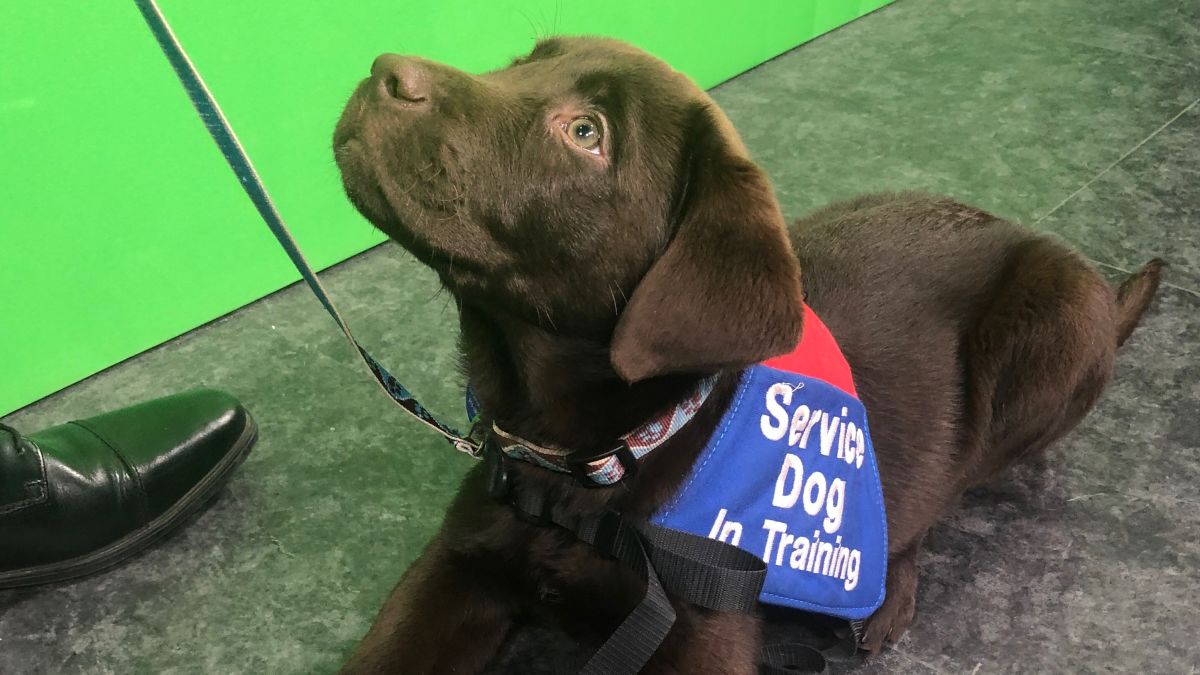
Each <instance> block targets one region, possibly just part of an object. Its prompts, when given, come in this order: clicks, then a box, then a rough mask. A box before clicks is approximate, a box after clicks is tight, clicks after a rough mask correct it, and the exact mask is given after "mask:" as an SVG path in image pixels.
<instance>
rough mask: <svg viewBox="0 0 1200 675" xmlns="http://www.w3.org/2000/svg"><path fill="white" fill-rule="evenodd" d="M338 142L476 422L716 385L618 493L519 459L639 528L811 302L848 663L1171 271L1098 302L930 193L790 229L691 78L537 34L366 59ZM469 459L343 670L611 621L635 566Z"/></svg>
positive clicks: (1061, 249)
mask: <svg viewBox="0 0 1200 675" xmlns="http://www.w3.org/2000/svg"><path fill="white" fill-rule="evenodd" d="M334 151H335V156H336V160H337V164H338V166H339V168H340V170H341V173H342V178H343V182H344V186H345V190H346V193H347V195H348V196H349V198H350V200H351V201H352V202H353V204H354V205H355V206H356V207H357V208H358V210H359V211H360V212H361V213H362V214H363V215H364V216H365V217H366V218H367V219H368V220H369V221H370V222H371V223H373V224H374V225H375V226H376V227H378V228H379V229H380V230H382V231H383V232H385V233H386V234H387V235H388V236H389V237H391V238H392V239H393V240H395V241H396V242H398V243H399V244H400V245H401V246H403V247H405V248H406V249H408V250H409V251H410V252H411V253H412V254H413V255H414V256H416V257H417V258H418V259H419V260H421V261H422V262H423V263H425V264H427V265H429V266H430V267H431V268H433V269H434V270H435V271H436V272H437V274H438V275H439V276H440V278H441V281H442V283H443V284H444V285H445V287H446V288H447V289H449V291H450V293H452V294H453V295H454V297H455V298H456V300H457V302H458V306H459V310H460V321H461V351H462V363H463V368H464V370H465V372H466V374H467V376H468V377H469V379H470V381H471V382H472V383H473V385H474V387H475V390H476V392H477V394H478V397H479V399H480V401H481V403H482V409H483V415H484V418H485V419H486V420H488V421H495V422H496V423H497V424H498V425H499V426H500V427H502V428H503V429H504V430H506V431H507V432H510V433H513V434H516V435H518V436H521V437H523V438H525V439H529V440H531V441H533V442H535V443H538V444H541V445H544V446H549V447H557V448H567V449H571V450H577V451H584V452H588V451H602V450H604V449H606V448H609V447H612V446H613V444H614V441H615V439H617V438H618V437H619V436H620V435H621V434H623V433H625V432H627V431H629V430H630V429H633V428H635V427H637V426H638V425H639V424H641V423H643V422H644V421H646V420H647V419H649V418H651V417H652V416H653V415H654V414H655V413H657V412H659V411H661V410H663V409H665V408H667V407H669V406H670V405H672V404H674V403H675V402H677V401H679V400H681V399H683V398H684V397H686V396H688V395H689V394H690V393H691V392H692V391H693V390H694V388H695V387H696V385H697V382H698V381H700V380H701V378H705V377H708V376H711V375H713V374H725V375H729V376H727V377H721V378H720V379H719V380H718V383H717V385H716V388H715V390H714V391H713V393H712V395H711V396H709V398H708V400H707V402H706V403H705V404H704V406H703V407H702V409H701V410H700V412H699V414H698V415H697V416H696V417H695V418H694V419H693V420H692V421H691V422H690V423H688V424H687V425H686V427H684V429H683V430H682V431H681V432H680V433H678V434H677V435H675V436H674V437H672V439H671V440H670V441H669V442H668V443H667V444H666V445H664V446H663V447H661V448H659V449H658V450H656V451H655V452H653V453H651V454H650V455H648V456H647V457H645V458H643V459H642V460H641V461H640V466H639V467H638V471H637V473H636V475H635V476H633V477H632V478H629V479H627V480H625V481H622V482H621V483H620V484H618V485H617V486H614V487H611V488H607V489H587V488H584V487H581V486H579V485H578V484H577V483H576V482H575V480H574V479H573V478H572V477H571V476H569V475H565V474H561V473H557V472H553V471H548V470H546V469H542V468H539V467H536V466H534V465H532V464H525V463H523V462H517V463H515V465H514V467H513V470H514V472H515V480H516V481H517V482H518V483H519V484H533V485H538V486H540V487H541V488H542V489H544V490H546V491H548V492H549V493H551V494H552V495H554V497H555V498H556V499H557V500H558V502H559V503H560V504H562V505H564V507H565V508H566V509H568V510H571V511H573V512H576V513H581V514H583V513H595V512H598V511H601V510H603V509H606V508H614V509H617V510H619V511H620V512H622V513H623V514H624V515H625V516H626V517H627V518H630V519H635V520H636V519H645V518H648V517H649V516H650V515H651V514H653V513H654V512H655V511H656V509H658V508H659V507H660V506H661V505H663V504H664V502H665V501H666V500H668V499H669V498H670V497H671V496H672V494H673V493H674V492H675V491H676V490H677V489H678V487H679V486H680V483H681V481H682V480H683V479H684V477H685V476H686V475H687V474H688V472H689V470H690V469H691V466H692V463H693V461H694V460H695V459H696V457H697V454H698V453H699V451H700V450H701V448H702V447H703V446H704V445H705V442H706V440H707V439H708V437H709V435H710V434H711V432H712V431H713V429H714V427H715V425H716V424H717V422H718V420H719V419H720V418H721V416H722V413H723V412H724V410H725V407H726V406H727V405H728V404H729V401H730V398H731V394H732V392H733V390H734V388H735V385H736V380H737V377H736V375H737V373H739V372H740V371H741V370H742V369H744V368H746V367H747V366H749V365H751V364H755V363H758V362H761V361H763V360H764V359H767V358H768V357H771V356H774V355H777V354H780V353H783V352H786V351H789V350H790V349H792V348H793V346H794V345H796V343H797V339H798V336H799V335H800V334H801V331H802V330H803V326H802V318H803V312H802V307H803V303H804V301H805V299H807V302H808V304H809V305H810V306H811V307H812V308H813V309H814V310H815V311H816V313H817V315H818V316H820V317H821V318H822V319H823V320H824V322H825V323H826V324H827V326H828V327H829V329H830V330H831V331H832V333H833V335H834V336H836V338H837V340H838V341H839V343H840V346H841V349H842V351H843V353H844V354H845V356H846V359H847V360H848V362H849V364H850V366H851V369H852V371H853V376H854V378H855V381H856V385H857V388H858V391H859V395H860V397H861V399H862V400H863V402H864V404H865V405H866V409H867V411H868V415H869V421H870V426H871V429H872V432H873V437H874V443H875V448H876V454H877V462H878V466H879V472H880V475H881V479H882V483H883V491H884V501H885V504H886V510H887V528H888V533H889V545H888V556H889V560H888V569H887V581H886V597H885V600H884V603H883V605H882V606H881V607H880V608H879V609H878V610H877V611H876V612H875V614H874V615H873V616H872V617H870V619H869V620H868V621H867V624H866V628H865V637H864V639H863V642H862V646H863V647H864V648H866V649H868V650H873V651H877V650H879V649H880V648H881V647H882V646H883V645H884V644H885V643H887V642H888V641H894V640H896V639H897V638H899V637H900V635H901V634H902V633H903V632H904V631H905V629H906V628H907V627H908V626H909V624H910V623H911V621H912V620H913V613H914V599H915V594H916V587H917V573H916V561H917V556H918V554H919V552H920V549H921V543H922V540H923V538H924V537H925V534H926V532H928V531H929V528H930V526H931V525H933V523H934V522H935V521H936V520H937V518H938V516H939V515H940V514H941V513H942V512H943V511H944V510H945V509H946V508H947V506H949V505H952V504H953V503H954V502H955V500H956V499H957V498H958V497H959V496H960V495H961V494H962V492H963V491H964V490H966V489H967V488H970V487H972V486H974V485H977V484H979V483H981V482H983V481H985V480H987V479H988V478H989V477H991V476H993V475H995V474H996V473H997V472H998V471H1001V470H1002V469H1004V468H1005V467H1007V466H1009V465H1010V464H1012V463H1013V462H1014V461H1015V460H1017V459H1019V458H1021V457H1023V456H1026V455H1029V454H1031V453H1037V452H1040V451H1042V450H1043V449H1045V448H1046V447H1047V446H1048V445H1050V444H1051V443H1052V442H1053V441H1055V440H1056V439H1058V438H1060V437H1062V436H1063V434H1065V433H1067V432H1068V431H1069V430H1070V429H1071V428H1072V427H1074V426H1075V425H1076V424H1077V423H1078V422H1079V421H1080V419H1082V417H1083V416H1084V414H1085V413H1086V412H1087V411H1088V410H1089V408H1091V407H1092V405H1093V404H1094V403H1095V402H1096V400H1097V398H1098V397H1099V396H1100V394H1101V392H1102V390H1103V389H1104V387H1105V385H1106V383H1107V382H1108V381H1109V379H1110V377H1111V375H1112V372H1113V361H1114V358H1115V354H1116V350H1117V347H1118V346H1119V345H1121V343H1123V342H1124V341H1125V340H1126V338H1128V337H1129V335H1130V333H1131V332H1132V331H1133V329H1134V327H1135V325H1136V324H1137V322H1138V320H1139V317H1140V316H1141V315H1142V312H1143V311H1144V310H1145V309H1146V307H1147V305H1148V304H1149V302H1150V300H1151V298H1152V296H1153V295H1154V293H1155V291H1156V289H1157V285H1158V279H1159V269H1160V265H1161V263H1160V261H1157V260H1155V261H1151V262H1150V263H1147V264H1146V265H1145V266H1144V267H1143V268H1142V269H1141V270H1139V271H1138V272H1137V273H1135V274H1134V275H1132V276H1131V277H1129V278H1128V279H1126V280H1125V281H1124V282H1123V283H1122V284H1121V285H1120V287H1119V288H1117V289H1115V290H1114V289H1113V288H1111V287H1110V286H1109V285H1108V284H1107V283H1106V281H1105V280H1104V279H1103V278H1102V277H1101V276H1100V274H1098V273H1097V271H1096V270H1095V269H1094V268H1093V267H1092V266H1091V265H1090V264H1089V263H1088V261H1087V260H1085V259H1084V258H1083V257H1082V256H1081V255H1080V254H1078V253H1076V252H1075V251H1073V250H1071V249H1070V248H1069V247H1068V246H1066V245H1065V244H1064V243H1063V242H1061V241H1059V240H1057V239H1055V238H1053V237H1049V236H1045V235H1042V234H1037V233H1034V232H1031V231H1029V230H1026V229H1023V228H1021V227H1018V226H1016V225H1014V224H1011V223H1009V222H1006V221H1004V220H1001V219H999V218H996V217H994V216H992V215H989V214H987V213H984V212H983V211H980V210H979V209H976V208H972V207H970V206H966V205H963V204H960V203H958V202H956V201H954V200H952V199H949V198H944V197H937V196H929V195H924V194H909V193H904V194H877V195H870V196H865V197H861V198H859V199H854V200H851V201H848V202H844V203H839V204H835V205H833V206H829V207H827V208H825V209H823V210H821V211H818V212H816V213H814V214H812V215H809V216H807V217H805V218H802V219H801V220H799V221H798V222H796V223H795V224H794V225H793V226H792V227H791V228H788V227H787V226H786V225H785V222H784V219H783V216H782V215H781V213H780V208H779V205H778V203H777V202H776V200H775V198H774V196H773V193H772V188H771V184H770V182H769V181H768V179H767V176H766V175H764V173H763V171H762V170H761V169H760V168H759V167H758V166H757V165H755V163H754V162H753V161H751V159H750V158H749V156H748V154H747V151H746V148H745V147H744V146H743V144H742V142H741V140H740V139H739V137H738V135H737V133H736V132H735V131H734V129H733V127H732V126H731V125H730V123H729V121H728V120H727V119H726V117H725V116H724V115H723V114H722V112H721V111H720V110H719V109H718V107H717V106H716V105H715V104H714V103H713V101H712V100H711V99H710V98H709V97H708V96H707V95H706V94H705V93H704V92H703V91H701V90H700V89H699V88H697V87H696V86H695V85H694V84H693V83H692V82H691V81H690V80H689V79H688V78H687V77H685V76H683V75H682V74H680V73H678V72H676V71H674V70H672V69H671V68H670V67H669V66H668V65H667V64H665V63H663V62H662V61H659V60H658V59H656V58H654V57H652V56H650V55H649V54H647V53H645V52H643V51H640V50H638V49H636V48H634V47H631V46H629V45H626V44H623V43H620V42H617V41H613V40H609V39H600V38H554V39H548V40H543V41H541V42H539V43H538V44H537V46H536V48H534V50H533V51H532V52H531V53H530V54H529V55H528V56H525V57H522V58H519V59H517V60H515V61H513V62H512V64H511V65H509V66H508V67H505V68H502V69H500V70H497V71H494V72H490V73H486V74H483V75H478V76H476V75H469V74H467V73H464V72H460V71H458V70H455V69H453V68H450V67H448V66H445V65H441V64H438V63H433V62H430V61H426V60H422V59H419V58H412V57H401V56H395V55H385V56H381V57H379V58H378V59H377V60H376V61H375V63H374V65H373V66H372V68H371V76H370V77H369V78H368V79H366V80H364V81H363V82H362V83H361V84H360V85H359V86H358V88H357V90H356V91H355V92H354V94H353V96H352V97H351V99H350V101H349V103H348V105H347V106H346V109H345V111H344V113H343V115H342V117H341V120H340V121H339V123H338V125H337V129H336V132H335V134H334ZM484 473H485V472H484V469H483V467H477V468H476V469H475V470H474V471H472V472H471V473H470V474H469V475H468V476H467V478H466V479H465V481H464V482H463V484H462V487H461V489H460V491H459V493H458V495H457V497H456V499H455V500H454V502H453V505H452V506H451V507H450V509H449V511H448V513H447V514H446V517H445V521H444V523H443V526H442V528H441V530H440V532H439V533H438V534H437V535H436V536H435V537H434V538H433V540H432V541H431V542H430V543H429V544H428V546H427V548H426V549H425V551H424V552H423V553H422V555H421V556H420V558H419V559H418V560H417V561H416V562H415V563H414V564H413V565H412V566H411V567H410V568H409V569H408V571H407V572H406V573H405V574H404V576H403V578H402V579H401V581H400V583H399V585H398V586H397V587H396V589H395V591H394V592H393V593H392V594H391V596H390V597H389V598H388V600H387V602H386V603H385V605H384V607H383V609H382V611H381V612H380V613H379V615H378V617H377V619H376V620H375V623H374V625H373V626H372V627H371V629H370V631H369V633H368V634H367V636H366V637H365V639H364V640H363V641H362V642H361V644H359V646H358V647H357V649H356V650H355V651H354V652H353V654H352V656H351V657H350V660H349V662H348V663H347V665H346V667H345V672H350V673H384V672H401V673H474V672H479V671H480V670H482V669H483V668H484V667H485V666H486V665H487V664H488V662H489V660H490V659H492V658H493V656H494V655H495V653H496V652H497V650H498V648H499V647H500V646H501V644H502V642H503V641H504V640H505V637H506V635H507V634H508V633H509V632H510V629H511V628H512V627H513V626H514V625H516V624H517V623H518V622H520V621H523V620H525V619H526V618H528V617H529V616H549V617H552V620H554V621H558V622H560V623H559V625H562V626H565V627H568V628H570V627H573V626H580V627H581V628H580V629H581V630H583V629H592V630H598V631H611V630H612V629H613V628H614V627H615V626H616V625H617V624H618V623H619V622H620V621H621V619H622V618H623V617H624V616H625V615H626V614H627V613H628V612H629V611H630V609H631V608H632V607H633V605H634V604H636V602H637V600H638V598H639V597H640V593H641V585H640V583H639V581H638V579H637V578H636V577H635V576H634V575H633V574H632V573H631V572H630V571H629V570H627V569H626V568H625V567H623V566H622V565H620V564H619V563H617V562H615V561H612V560H606V559H603V558H602V557H601V556H599V555H597V554H596V553H595V551H594V550H593V549H591V548H590V547H588V546H587V545H585V544H583V543H581V542H579V541H578V540H576V539H575V538H574V537H573V536H572V535H571V534H570V533H569V532H566V531H564V530H560V529H557V528H552V527H544V526H539V525H536V524H531V523H528V522H526V521H523V520H520V519H518V518H517V517H515V515H514V512H513V510H512V508H511V507H510V506H508V505H505V504H502V503H500V502H498V501H495V500H493V499H491V498H490V497H489V496H488V492H487V487H486V485H485V482H486V477H485V475H484ZM675 604H676V611H677V613H678V620H677V623H676V625H675V627H674V628H673V629H672V631H671V633H670V634H669V635H668V636H667V639H666V642H665V643H664V644H663V646H662V647H661V648H660V649H659V650H658V652H657V653H656V654H655V656H654V657H653V659H652V660H651V662H650V663H649V664H648V665H647V667H646V669H645V672H653V673H753V672H755V671H756V655H757V653H758V648H759V644H758V643H759V640H760V637H759V636H760V625H759V618H758V617H756V616H752V615H747V614H733V613H722V612H714V611H709V610H705V609H702V608H699V607H694V606H689V605H688V604H687V603H685V602H682V601H676V602H675Z"/></svg>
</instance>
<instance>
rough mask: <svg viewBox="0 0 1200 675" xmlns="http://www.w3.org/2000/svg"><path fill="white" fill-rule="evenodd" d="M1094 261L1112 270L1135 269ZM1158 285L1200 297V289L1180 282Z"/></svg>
mask: <svg viewBox="0 0 1200 675" xmlns="http://www.w3.org/2000/svg"><path fill="white" fill-rule="evenodd" d="M1092 262H1093V263H1095V264H1097V265H1099V266H1100V267H1107V268H1108V269H1110V270H1115V271H1117V272H1121V273H1122V274H1133V270H1127V269H1125V268H1124V267H1121V266H1120V265H1114V264H1112V263H1106V262H1103V261H1101V260H1096V259H1094V258H1093V259H1092ZM1158 285H1159V286H1162V287H1165V288H1173V289H1175V290H1177V291H1182V292H1184V293H1187V294H1188V295H1194V296H1196V297H1197V298H1200V291H1198V290H1195V289H1192V288H1187V287H1186V286H1180V285H1178V284H1173V283H1171V282H1169V281H1160V282H1158Z"/></svg>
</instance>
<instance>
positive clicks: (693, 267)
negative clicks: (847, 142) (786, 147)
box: [610, 109, 804, 383]
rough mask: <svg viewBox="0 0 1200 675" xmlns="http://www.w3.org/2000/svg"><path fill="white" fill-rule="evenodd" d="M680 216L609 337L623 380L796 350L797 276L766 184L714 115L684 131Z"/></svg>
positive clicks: (705, 113)
mask: <svg viewBox="0 0 1200 675" xmlns="http://www.w3.org/2000/svg"><path fill="white" fill-rule="evenodd" d="M691 126H692V129H691V132H690V135H689V146H690V147H689V157H688V159H687V161H686V164H685V167H686V168H685V171H687V178H686V181H687V185H686V188H685V189H684V196H683V201H682V202H681V208H680V209H679V211H680V213H681V216H680V218H679V220H678V226H677V229H676V231H675V235H674V237H673V239H672V240H671V242H670V243H669V244H668V246H667V248H666V251H665V252H664V253H663V255H662V257H660V258H659V259H658V260H657V261H656V262H655V263H654V264H653V265H652V266H651V268H650V271H649V272H647V273H646V276H645V277H644V278H643V279H642V280H641V282H640V283H639V284H638V286H637V289H636V290H635V291H634V293H633V297H632V298H630V301H629V304H628V305H627V306H626V308H625V311H624V312H623V313H622V314H621V317H620V319H619V320H618V322H617V327H616V330H615V331H614V333H613V339H612V352H611V356H610V358H611V360H612V365H613V367H614V368H615V369H616V371H617V373H618V374H619V375H620V376H621V377H622V378H623V379H625V380H626V381H627V382H631V383H632V382H637V381H639V380H644V379H646V378H649V377H654V376H656V375H663V374H667V373H679V372H701V371H712V370H720V369H725V368H733V367H742V366H747V365H750V364H753V363H757V362H759V361H762V360H765V359H767V358H769V357H771V356H775V355H778V354H782V353H784V352H787V351H789V350H790V349H792V348H793V347H795V346H796V343H797V342H798V341H799V338H800V330H801V325H802V320H803V316H804V310H803V306H802V302H803V297H802V292H801V288H800V268H799V265H798V263H797V262H796V257H795V255H794V254H793V253H792V250H791V246H790V245H789V244H788V240H787V231H786V227H785V225H784V221H783V215H782V214H781V213H780V211H779V204H778V202H776V200H775V196H774V194H773V192H772V190H771V184H770V182H769V181H768V180H767V177H766V176H765V175H764V174H763V172H762V170H761V169H759V168H758V166H757V165H755V164H754V163H753V162H752V161H750V160H749V159H748V158H747V157H745V156H744V155H743V154H742V152H741V151H740V147H737V146H735V142H736V141H733V140H731V139H729V138H727V137H726V136H725V134H724V133H723V132H722V131H721V128H720V126H719V125H718V124H717V122H716V120H715V118H714V113H713V112H712V111H710V110H708V109H700V110H699V111H698V113H697V120H696V122H695V123H694V124H692V125H691Z"/></svg>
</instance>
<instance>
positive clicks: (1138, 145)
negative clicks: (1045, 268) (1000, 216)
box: [1033, 98, 1200, 227]
mask: <svg viewBox="0 0 1200 675" xmlns="http://www.w3.org/2000/svg"><path fill="white" fill-rule="evenodd" d="M1197 105H1200V98H1197V99H1196V100H1194V101H1192V102H1191V103H1189V104H1188V105H1186V106H1185V107H1184V108H1183V110H1180V111H1179V112H1177V113H1175V115H1174V116H1172V117H1171V119H1169V120H1167V121H1166V122H1163V123H1162V125H1160V126H1159V127H1158V128H1157V129H1155V130H1154V131H1152V132H1150V135H1148V136H1146V137H1145V138H1143V139H1142V140H1140V141H1138V142H1137V143H1136V144H1135V145H1134V146H1133V147H1132V148H1130V149H1129V150H1127V151H1125V153H1124V154H1122V155H1121V156H1120V157H1118V158H1117V159H1116V160H1115V161H1114V162H1113V163H1111V164H1109V165H1108V166H1106V167H1104V168H1103V169H1102V170H1101V171H1100V172H1099V173H1097V174H1096V175H1095V176H1092V177H1091V179H1090V180H1088V181H1087V182H1086V183H1084V184H1083V185H1080V186H1079V188H1077V189H1076V190H1075V191H1074V192H1072V193H1071V194H1069V195H1067V196H1066V198H1065V199H1063V200H1062V201H1060V202H1059V203H1057V204H1055V205H1054V207H1053V208H1051V209H1050V210H1049V211H1047V212H1046V213H1044V214H1042V215H1041V216H1040V217H1038V219H1037V220H1035V221H1033V226H1034V227H1036V226H1037V225H1039V224H1040V223H1041V222H1042V221H1044V220H1045V219H1047V218H1049V217H1050V216H1052V215H1054V214H1055V213H1056V212H1057V211H1058V210H1059V209H1061V208H1062V207H1063V206H1065V205H1066V204H1067V202H1070V201H1071V200H1072V199H1074V198H1075V197H1077V196H1079V193H1081V192H1083V191H1084V190H1086V189H1088V188H1089V187H1091V186H1092V184H1093V183H1095V182H1096V181H1098V180H1100V179H1101V178H1102V177H1104V175H1105V174H1107V173H1108V172H1109V171H1112V170H1113V168H1115V167H1116V166H1117V165H1118V164H1120V163H1121V162H1123V161H1125V160H1126V159H1128V158H1129V157H1130V156H1131V155H1133V153H1135V152H1137V151H1138V150H1140V149H1141V148H1142V146H1144V145H1146V144H1147V143H1149V142H1150V141H1151V140H1153V139H1154V138H1155V137H1156V136H1158V135H1159V134H1160V133H1162V132H1163V131H1164V130H1166V129H1167V127H1169V126H1171V125H1172V124H1174V123H1175V122H1176V120H1178V119H1179V118H1180V117H1183V116H1184V115H1186V114H1187V113H1188V112H1190V111H1191V110H1192V109H1193V108H1195V107H1196V106H1197Z"/></svg>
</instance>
